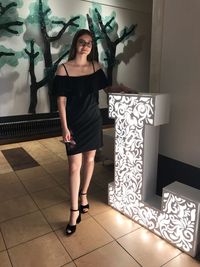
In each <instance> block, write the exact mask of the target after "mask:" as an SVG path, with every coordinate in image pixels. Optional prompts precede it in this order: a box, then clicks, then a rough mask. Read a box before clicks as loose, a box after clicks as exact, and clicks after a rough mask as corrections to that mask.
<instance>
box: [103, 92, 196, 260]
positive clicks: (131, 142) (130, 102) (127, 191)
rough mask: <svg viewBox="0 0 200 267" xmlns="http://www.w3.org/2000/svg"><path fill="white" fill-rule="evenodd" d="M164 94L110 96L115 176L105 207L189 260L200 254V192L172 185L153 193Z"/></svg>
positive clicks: (165, 103)
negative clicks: (153, 235)
mask: <svg viewBox="0 0 200 267" xmlns="http://www.w3.org/2000/svg"><path fill="white" fill-rule="evenodd" d="M168 104H169V98H168V96H167V95H164V94H163V95H159V94H158V95H147V94H146V95H143V94H141V95H120V94H110V95H109V116H110V117H111V118H114V119H115V174H114V176H115V177H114V182H113V183H110V184H109V192H108V195H109V196H108V199H109V204H110V205H111V206H112V207H113V208H115V209H117V210H118V211H120V212H121V213H123V214H125V215H126V216H128V217H130V218H132V219H133V220H134V221H136V222H138V223H139V224H141V225H143V226H144V227H146V228H148V229H149V230H151V231H152V232H154V233H155V234H157V235H159V236H161V237H162V238H164V239H165V240H167V241H169V242H170V243H171V244H173V245H174V246H176V247H177V248H179V249H181V250H183V251H184V252H186V253H188V254H189V255H191V256H196V255H197V254H198V252H199V250H200V235H199V231H200V193H199V190H197V189H195V188H192V187H190V186H187V185H184V184H181V183H178V182H174V183H172V184H170V185H168V186H166V187H165V188H164V189H163V198H162V199H160V198H159V197H158V196H157V195H155V192H156V178H157V175H156V170H157V158H158V141H159V125H162V124H164V123H167V122H168V113H169V105H168Z"/></svg>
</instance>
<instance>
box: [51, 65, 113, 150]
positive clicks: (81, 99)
mask: <svg viewBox="0 0 200 267" xmlns="http://www.w3.org/2000/svg"><path fill="white" fill-rule="evenodd" d="M66 74H67V75H66V76H59V75H56V76H55V79H54V92H55V94H56V96H57V97H58V96H65V97H67V105H66V115H67V125H68V128H69V130H70V131H71V133H72V136H73V139H74V141H75V142H76V145H75V146H69V145H67V144H66V149H67V154H68V155H75V154H78V153H82V152H86V151H90V150H96V149H98V148H100V147H101V146H102V118H101V113H100V110H99V106H98V104H99V92H98V91H99V90H101V89H103V88H105V87H107V86H108V80H107V78H106V76H105V74H104V72H103V70H102V69H99V70H97V71H95V72H94V73H92V74H89V75H84V76H69V75H68V73H67V71H66Z"/></svg>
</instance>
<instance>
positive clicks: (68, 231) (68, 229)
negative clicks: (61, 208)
mask: <svg viewBox="0 0 200 267" xmlns="http://www.w3.org/2000/svg"><path fill="white" fill-rule="evenodd" d="M70 211H71V212H73V211H79V215H78V218H77V219H76V224H75V225H70V224H68V225H67V227H66V235H72V234H73V233H75V232H76V225H77V224H79V223H80V222H81V212H80V210H73V209H70Z"/></svg>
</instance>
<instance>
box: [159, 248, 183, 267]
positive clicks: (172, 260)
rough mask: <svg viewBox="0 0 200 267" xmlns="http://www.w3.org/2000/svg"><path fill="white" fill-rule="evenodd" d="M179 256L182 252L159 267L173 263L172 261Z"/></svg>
mask: <svg viewBox="0 0 200 267" xmlns="http://www.w3.org/2000/svg"><path fill="white" fill-rule="evenodd" d="M181 254H183V252H181V251H180V253H179V254H177V255H176V256H174V257H173V258H171V259H170V260H168V261H166V262H165V263H163V264H162V265H160V267H164V266H165V265H166V264H168V263H169V262H170V261H173V260H174V259H176V258H177V257H179V256H180V255H181Z"/></svg>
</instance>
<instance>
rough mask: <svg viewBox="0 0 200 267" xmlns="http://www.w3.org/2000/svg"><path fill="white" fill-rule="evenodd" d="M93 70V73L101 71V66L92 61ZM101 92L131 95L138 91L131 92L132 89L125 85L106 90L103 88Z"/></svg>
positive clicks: (109, 87)
mask: <svg viewBox="0 0 200 267" xmlns="http://www.w3.org/2000/svg"><path fill="white" fill-rule="evenodd" d="M94 68H95V71H97V70H98V69H102V66H101V64H99V63H98V62H96V61H94ZM103 90H104V91H105V92H106V93H132V94H138V91H136V90H132V89H130V88H128V87H127V86H125V85H114V86H113V85H112V86H107V87H106V88H103Z"/></svg>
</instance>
